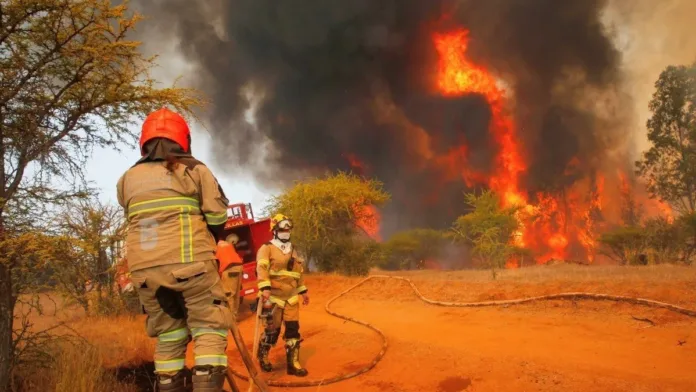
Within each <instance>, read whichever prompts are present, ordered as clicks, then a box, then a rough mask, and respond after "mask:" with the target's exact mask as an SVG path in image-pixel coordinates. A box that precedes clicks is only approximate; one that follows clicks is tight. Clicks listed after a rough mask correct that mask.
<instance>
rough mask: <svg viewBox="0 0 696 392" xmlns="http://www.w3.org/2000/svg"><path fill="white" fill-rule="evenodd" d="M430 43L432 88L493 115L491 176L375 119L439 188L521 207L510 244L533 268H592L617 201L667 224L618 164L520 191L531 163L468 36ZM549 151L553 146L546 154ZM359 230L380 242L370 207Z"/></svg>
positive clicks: (463, 150) (352, 159) (422, 135)
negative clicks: (562, 264) (452, 186)
mask: <svg viewBox="0 0 696 392" xmlns="http://www.w3.org/2000/svg"><path fill="white" fill-rule="evenodd" d="M432 38H433V44H434V47H435V49H436V51H437V53H438V55H439V60H438V64H437V78H436V81H435V83H434V88H435V91H436V93H437V94H439V95H442V96H444V97H460V96H464V95H469V94H476V95H479V96H482V97H484V98H485V100H486V102H487V103H488V106H489V108H490V111H491V120H490V123H489V132H490V135H491V136H492V139H493V141H494V142H495V144H496V145H497V153H496V156H495V161H494V162H493V169H492V170H490V172H489V173H484V172H479V171H476V170H474V169H472V168H471V167H470V166H469V165H468V162H467V161H468V154H469V149H468V146H467V145H466V143H465V142H462V143H459V144H457V145H452V146H451V147H450V148H449V150H448V151H447V152H445V153H444V154H438V153H436V152H435V151H434V149H433V148H432V145H433V140H432V139H431V137H430V136H429V135H428V133H427V132H423V130H422V129H418V128H416V127H414V126H413V125H412V124H410V123H409V122H408V121H407V120H406V117H405V116H404V115H403V114H400V113H399V111H398V110H396V109H395V108H393V107H391V106H389V105H384V104H382V105H381V106H380V108H381V110H380V111H378V113H379V114H380V115H382V116H387V117H389V116H391V120H392V121H394V120H398V121H396V122H397V123H398V124H400V125H403V128H404V131H406V132H411V133H412V134H413V136H414V139H415V140H417V141H418V142H417V143H416V145H417V146H416V147H417V149H416V150H415V151H417V154H415V155H417V156H418V157H420V158H421V159H423V161H424V162H427V164H428V165H432V166H434V167H436V168H438V169H439V170H440V172H439V173H440V175H441V178H439V179H438V180H439V181H440V183H441V184H442V185H444V184H445V183H447V182H453V181H462V182H464V183H465V184H466V185H467V186H468V187H470V188H471V187H474V186H476V185H483V186H487V187H488V188H490V189H492V190H494V191H495V192H496V193H497V194H498V195H500V196H501V203H502V206H503V207H512V206H517V207H519V212H518V216H517V218H518V220H519V223H520V227H521V228H520V230H518V232H517V233H515V237H514V241H515V245H517V246H520V247H524V248H526V249H529V250H530V251H531V253H532V254H533V255H534V258H535V260H536V262H538V263H545V262H547V261H549V260H552V259H556V260H568V259H570V258H573V259H579V260H581V261H586V262H593V261H594V260H595V255H596V253H597V247H598V236H599V235H600V234H601V232H602V231H603V230H606V229H607V228H609V227H611V226H612V225H615V224H626V222H624V220H625V218H624V217H623V215H624V211H622V210H621V208H622V207H620V203H621V202H620V200H623V199H626V197H627V196H628V195H630V196H631V197H636V198H637V199H639V200H637V201H636V203H638V204H640V205H641V207H643V208H645V209H646V210H647V212H648V214H649V215H658V214H660V215H667V217H668V218H670V217H671V211H670V209H669V207H668V206H666V205H664V204H662V203H659V202H656V201H654V200H651V199H649V198H648V196H647V194H646V192H645V190H644V189H642V188H641V189H635V188H633V187H632V184H629V181H628V180H627V176H626V175H625V173H624V172H623V171H621V169H620V168H617V167H616V165H612V164H605V165H604V166H606V167H608V169H606V170H604V171H601V170H599V169H597V168H596V167H594V166H592V165H589V164H588V162H587V161H586V157H581V156H578V157H575V158H573V159H571V160H570V161H569V162H568V163H567V165H566V167H565V168H564V174H563V175H564V176H565V177H568V178H575V180H574V181H573V182H572V185H566V186H565V187H564V188H563V189H558V190H555V191H546V192H538V191H532V190H529V189H524V187H523V186H522V180H523V179H524V177H525V175H526V174H527V169H528V161H527V160H526V156H525V150H524V148H523V145H522V144H521V143H520V141H519V138H518V135H517V125H516V122H515V119H514V117H513V115H512V114H511V108H510V100H509V99H508V95H507V91H506V89H505V87H504V84H503V83H502V82H501V81H499V80H498V79H497V78H496V77H495V76H494V75H493V74H492V73H491V72H489V71H488V70H487V69H486V68H485V67H484V66H482V65H480V64H476V63H474V62H473V61H471V60H470V59H469V58H467V46H468V42H469V32H468V31H467V30H465V29H459V30H455V31H452V32H448V33H436V34H434V35H433V37H432ZM551 148H553V147H551ZM345 158H346V160H347V161H348V163H349V164H350V166H351V168H352V169H353V171H355V172H357V173H358V174H361V175H364V174H365V172H366V171H369V168H368V167H367V166H366V165H365V164H364V163H363V162H362V160H361V159H359V158H358V157H357V156H355V155H353V154H350V153H347V154H345ZM440 197H441V189H439V188H438V187H437V186H433V187H432V192H431V193H430V194H429V195H428V196H427V197H426V199H425V200H424V203H425V204H426V205H427V204H428V203H437V202H438V201H439V199H440ZM354 212H355V216H356V224H357V225H358V226H359V227H360V228H362V229H363V230H364V231H365V233H367V234H368V235H369V236H370V237H372V238H374V239H376V240H380V236H379V226H380V216H379V213H378V211H377V210H376V209H375V208H374V207H371V206H362V207H356V209H355V211H354ZM519 266H520V263H519V261H518V260H510V261H509V262H508V263H507V267H508V268H516V267H519Z"/></svg>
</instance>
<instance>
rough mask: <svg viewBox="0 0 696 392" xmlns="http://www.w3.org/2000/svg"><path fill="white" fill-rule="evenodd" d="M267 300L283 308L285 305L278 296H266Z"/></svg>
mask: <svg viewBox="0 0 696 392" xmlns="http://www.w3.org/2000/svg"><path fill="white" fill-rule="evenodd" d="M268 300H269V301H271V303H273V304H276V305H278V307H280V308H284V307H285V301H283V300H282V299H280V298H278V297H274V296H272V295H271V296H270V297H269V298H268Z"/></svg>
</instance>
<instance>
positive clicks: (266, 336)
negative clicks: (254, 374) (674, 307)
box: [256, 329, 280, 373]
mask: <svg viewBox="0 0 696 392" xmlns="http://www.w3.org/2000/svg"><path fill="white" fill-rule="evenodd" d="M278 336H280V329H271V330H264V332H263V337H262V338H261V340H260V341H259V351H258V353H257V354H256V355H257V358H258V360H259V367H261V370H263V371H264V372H266V373H269V372H272V371H273V364H272V363H271V361H269V360H268V353H269V352H270V351H271V348H272V347H273V346H275V344H276V343H277V342H278Z"/></svg>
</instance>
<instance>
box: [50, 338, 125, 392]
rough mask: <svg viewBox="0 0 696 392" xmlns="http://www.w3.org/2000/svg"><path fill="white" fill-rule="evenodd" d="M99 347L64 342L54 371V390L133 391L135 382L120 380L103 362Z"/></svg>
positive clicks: (85, 391) (66, 391)
mask: <svg viewBox="0 0 696 392" xmlns="http://www.w3.org/2000/svg"><path fill="white" fill-rule="evenodd" d="M102 352H103V348H100V347H99V348H98V347H96V346H94V345H88V344H81V345H68V346H66V347H64V348H63V350H61V353H60V355H59V357H58V361H57V366H56V369H55V371H54V383H53V385H54V387H55V389H54V390H55V391H56V392H93V391H112V392H135V391H137V389H136V387H135V385H128V384H123V383H120V382H119V381H118V380H117V379H116V376H115V375H114V374H113V373H112V372H108V371H107V370H106V368H105V366H104V362H103V359H102V358H103V356H102V355H101V353H102Z"/></svg>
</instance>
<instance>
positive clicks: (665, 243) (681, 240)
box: [645, 217, 687, 263]
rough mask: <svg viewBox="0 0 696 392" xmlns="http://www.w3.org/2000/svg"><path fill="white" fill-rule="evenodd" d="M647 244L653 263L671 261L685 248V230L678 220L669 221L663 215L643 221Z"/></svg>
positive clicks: (679, 256)
mask: <svg viewBox="0 0 696 392" xmlns="http://www.w3.org/2000/svg"><path fill="white" fill-rule="evenodd" d="M645 235H646V239H647V246H648V248H649V249H650V253H652V256H653V259H654V262H655V263H673V262H676V261H677V260H679V259H680V258H681V256H682V254H683V252H684V251H685V250H686V249H685V248H686V244H687V231H686V230H685V228H684V227H683V226H682V225H681V224H680V221H677V222H670V221H669V220H668V219H666V218H664V217H656V218H651V219H648V220H646V221H645Z"/></svg>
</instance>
